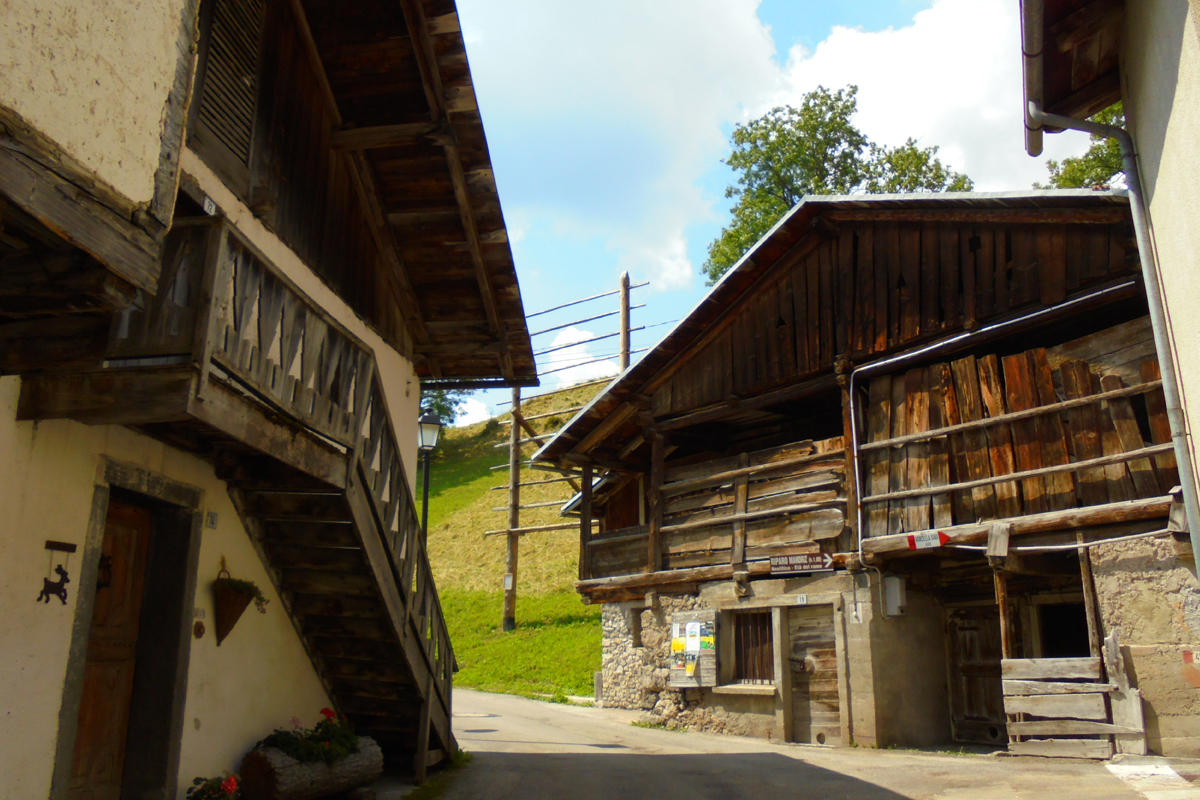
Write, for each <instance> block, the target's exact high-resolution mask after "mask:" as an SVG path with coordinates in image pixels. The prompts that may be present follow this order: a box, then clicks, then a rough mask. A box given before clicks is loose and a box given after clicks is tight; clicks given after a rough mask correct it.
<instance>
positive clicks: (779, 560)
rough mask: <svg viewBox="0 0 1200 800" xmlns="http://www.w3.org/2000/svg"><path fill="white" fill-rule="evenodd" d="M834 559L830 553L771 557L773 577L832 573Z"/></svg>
mask: <svg viewBox="0 0 1200 800" xmlns="http://www.w3.org/2000/svg"><path fill="white" fill-rule="evenodd" d="M832 570H833V557H832V556H830V555H829V554H828V553H800V554H798V555H792V556H771V574H772V575H790V574H794V573H798V572H831V571H832Z"/></svg>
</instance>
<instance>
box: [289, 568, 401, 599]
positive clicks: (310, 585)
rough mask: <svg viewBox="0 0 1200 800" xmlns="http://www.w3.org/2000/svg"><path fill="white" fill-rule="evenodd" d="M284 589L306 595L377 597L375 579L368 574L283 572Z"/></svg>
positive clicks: (325, 571) (298, 570)
mask: <svg viewBox="0 0 1200 800" xmlns="http://www.w3.org/2000/svg"><path fill="white" fill-rule="evenodd" d="M282 573H283V574H282V583H283V588H284V589H286V590H288V591H289V592H302V593H305V594H334V595H339V594H340V595H361V596H366V597H376V596H377V594H378V589H377V588H376V586H375V579H374V578H373V577H372V576H371V575H370V574H368V573H366V572H361V573H356V572H330V571H327V570H317V569H285V570H282Z"/></svg>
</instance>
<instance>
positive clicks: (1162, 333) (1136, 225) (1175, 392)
mask: <svg viewBox="0 0 1200 800" xmlns="http://www.w3.org/2000/svg"><path fill="white" fill-rule="evenodd" d="M1029 117H1030V119H1032V120H1033V121H1034V122H1036V123H1037V124H1038V125H1039V126H1049V127H1052V128H1058V129H1060V130H1065V129H1069V130H1074V131H1083V132H1084V133H1090V134H1092V135H1093V136H1101V137H1104V138H1107V139H1116V140H1117V144H1118V145H1120V147H1121V163H1122V166H1123V168H1124V170H1125V187H1126V189H1127V191H1128V193H1129V208H1130V211H1132V213H1133V233H1134V238H1136V239H1137V246H1138V255H1139V257H1140V258H1141V262H1142V280H1143V282H1144V283H1145V286H1146V302H1147V304H1148V305H1149V306H1150V326H1151V328H1152V329H1153V331H1154V347H1155V349H1156V350H1158V361H1159V367H1160V371H1161V372H1162V385H1163V395H1164V396H1165V397H1166V401H1167V420H1168V421H1169V422H1170V424H1171V441H1172V442H1173V443H1174V445H1175V463H1176V464H1177V465H1178V467H1179V483H1180V485H1181V486H1182V488H1183V506H1184V510H1185V511H1186V512H1187V523H1188V535H1189V537H1190V538H1191V541H1192V557H1193V558H1200V504H1198V503H1197V495H1196V479H1195V473H1194V472H1193V470H1192V457H1191V448H1190V447H1189V446H1188V431H1187V417H1185V416H1184V413H1183V405H1182V403H1181V401H1180V399H1179V383H1178V381H1177V380H1176V377H1175V375H1176V372H1175V356H1174V353H1173V351H1172V350H1171V341H1170V338H1169V337H1168V336H1167V320H1166V313H1165V311H1164V309H1163V295H1162V284H1161V283H1160V281H1159V273H1158V260H1157V258H1155V254H1154V243H1153V242H1152V241H1151V239H1150V228H1149V225H1148V224H1147V221H1146V199H1145V196H1144V195H1143V194H1142V178H1141V174H1140V173H1139V172H1138V163H1137V151H1136V150H1135V149H1134V147H1133V138H1132V137H1131V136H1130V135H1129V131H1127V130H1125V129H1124V128H1118V127H1116V126H1115V125H1100V124H1098V123H1095V122H1088V121H1086V120H1082V119H1073V118H1072V117H1064V116H1061V115H1059V114H1047V113H1046V112H1045V111H1042V109H1041V108H1040V107H1039V106H1038V104H1037V103H1036V102H1035V101H1032V100H1031V101H1030V102H1029Z"/></svg>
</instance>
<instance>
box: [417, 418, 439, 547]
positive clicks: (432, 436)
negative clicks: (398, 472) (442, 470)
mask: <svg viewBox="0 0 1200 800" xmlns="http://www.w3.org/2000/svg"><path fill="white" fill-rule="evenodd" d="M441 432H442V421H441V420H440V419H438V417H437V415H436V414H430V413H428V412H426V413H425V414H422V415H421V418H420V419H418V420H417V450H418V451H420V453H421V457H422V458H423V459H424V469H425V487H424V489H423V490H422V500H421V536H422V538H423V539H425V540H426V541H428V540H429V463H430V456H432V455H433V449H434V448H435V447H437V443H438V435H439V434H440V433H441Z"/></svg>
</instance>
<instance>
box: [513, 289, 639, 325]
mask: <svg viewBox="0 0 1200 800" xmlns="http://www.w3.org/2000/svg"><path fill="white" fill-rule="evenodd" d="M649 285H650V281H646V282H645V283H635V284H633V285H632V286H630V287H629V288H630V289H640V288H642V287H643V286H649ZM620 293H621V290H620V289H614V290H613V291H611V292H603V293H602V294H594V295H592V296H591V297H585V298H583V299H582V300H572V301H571V302H569V303H563V304H562V305H561V306H555V307H554V308H547V309H546V310H545V311H535V312H533V313H532V314H526V315H525V319H532V318H533V317H540V316H541V315H542V314H549V313H550V312H551V311H560V310H562V309H564V308H570V307H571V306H577V305H579V304H580V303H589V302H591V301H592V300H599V299H600V298H601V297H612V296H613V295H614V294H620Z"/></svg>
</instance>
